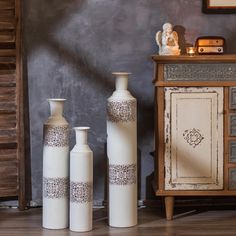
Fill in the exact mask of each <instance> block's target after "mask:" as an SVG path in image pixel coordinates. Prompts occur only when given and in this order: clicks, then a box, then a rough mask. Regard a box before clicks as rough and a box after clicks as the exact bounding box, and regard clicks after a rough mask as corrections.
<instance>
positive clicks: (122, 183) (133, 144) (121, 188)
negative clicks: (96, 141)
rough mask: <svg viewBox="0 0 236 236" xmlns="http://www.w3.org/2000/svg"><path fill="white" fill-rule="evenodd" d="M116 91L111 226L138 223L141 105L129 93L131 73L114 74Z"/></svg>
mask: <svg viewBox="0 0 236 236" xmlns="http://www.w3.org/2000/svg"><path fill="white" fill-rule="evenodd" d="M113 75H114V76H115V77H116V90H115V91H114V92H113V94H112V96H111V97H110V98H108V104H107V155H108V161H109V167H108V168H109V225H110V226H113V227H131V226H134V225H136V224H137V119H136V117H137V115H136V113H137V102H136V99H135V98H134V97H133V96H132V95H131V94H130V92H129V91H128V90H127V87H128V76H129V73H124V72H118V73H113Z"/></svg>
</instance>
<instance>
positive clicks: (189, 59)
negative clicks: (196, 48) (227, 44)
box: [152, 54, 236, 63]
mask: <svg viewBox="0 0 236 236" xmlns="http://www.w3.org/2000/svg"><path fill="white" fill-rule="evenodd" d="M152 59H153V61H155V62H157V63H209V62H211V63H217V62H220V63H224V62H225V63H227V62H232V63H236V54H224V55H195V56H188V55H179V56H160V55H152Z"/></svg>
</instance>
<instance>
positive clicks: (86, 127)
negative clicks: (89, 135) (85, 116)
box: [73, 126, 90, 130]
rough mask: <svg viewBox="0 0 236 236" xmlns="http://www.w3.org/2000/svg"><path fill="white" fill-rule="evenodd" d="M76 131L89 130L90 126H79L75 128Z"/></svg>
mask: <svg viewBox="0 0 236 236" xmlns="http://www.w3.org/2000/svg"><path fill="white" fill-rule="evenodd" d="M73 129H74V130H89V129H90V127H88V126H77V127H74V128H73Z"/></svg>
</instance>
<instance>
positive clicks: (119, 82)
mask: <svg viewBox="0 0 236 236" xmlns="http://www.w3.org/2000/svg"><path fill="white" fill-rule="evenodd" d="M129 74H130V73H126V72H122V73H121V72H120V73H113V75H114V76H115V78H116V90H127V89H128V78H129Z"/></svg>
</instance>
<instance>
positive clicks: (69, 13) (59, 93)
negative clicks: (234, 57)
mask: <svg viewBox="0 0 236 236" xmlns="http://www.w3.org/2000/svg"><path fill="white" fill-rule="evenodd" d="M201 5H202V3H201V0H194V1H190V0H165V1H163V0H129V1H125V0H66V1H62V0H50V1H48V0H40V1H38V0H25V1H24V14H23V15H24V48H25V67H26V72H27V73H25V79H28V85H29V106H30V129H31V170H32V197H33V200H34V201H40V199H41V192H42V185H41V178H42V131H43V129H42V128H43V123H44V122H45V120H46V119H47V117H48V115H49V106H48V104H47V101H46V99H47V98H52V97H61V98H66V99H67V101H66V103H65V112H64V115H65V117H66V119H67V120H68V122H70V125H71V127H73V126H78V125H87V126H91V132H90V134H89V143H90V146H91V148H92V150H93V151H94V199H95V200H96V201H101V200H103V199H104V173H105V166H106V165H105V163H106V157H105V151H104V150H105V143H106V112H105V107H106V99H107V98H108V97H109V96H110V95H111V93H112V91H113V89H114V78H113V77H112V76H111V72H112V71H129V72H132V76H131V78H130V82H129V89H130V91H131V92H132V94H133V95H134V96H135V97H136V98H137V100H138V148H139V154H140V155H139V165H140V196H139V198H140V199H148V198H151V194H150V182H149V178H148V176H150V175H151V174H152V172H153V159H152V156H151V155H150V152H151V151H153V145H154V138H153V120H154V119H153V115H154V110H153V100H154V94H153V85H152V79H153V64H152V61H151V58H150V55H152V54H155V53H157V51H158V47H157V46H156V44H155V40H154V38H155V33H156V31H158V30H160V29H161V27H162V25H163V23H165V22H171V23H172V24H174V25H175V26H176V30H177V31H178V32H179V34H180V35H179V36H180V40H181V45H183V44H193V43H194V42H195V40H196V38H197V37H199V36H202V35H221V36H224V37H225V38H226V41H227V46H228V51H229V52H230V53H236V43H235V41H236V24H235V22H236V15H206V14H202V11H201ZM74 142H75V137H74V134H73V132H72V133H71V147H72V146H73V145H74ZM147 179H148V183H149V184H148V185H147V186H146V180H147ZM147 193H148V194H147Z"/></svg>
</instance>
